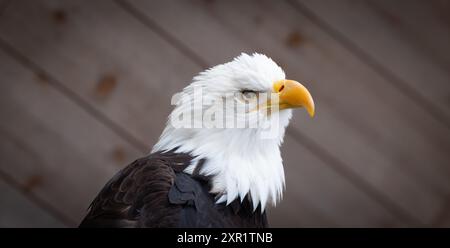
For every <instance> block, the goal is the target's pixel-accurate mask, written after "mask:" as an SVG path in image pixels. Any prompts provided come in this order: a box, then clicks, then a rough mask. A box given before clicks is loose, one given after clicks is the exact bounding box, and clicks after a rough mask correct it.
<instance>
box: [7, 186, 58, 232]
mask: <svg viewBox="0 0 450 248" xmlns="http://www.w3.org/2000/svg"><path fill="white" fill-rule="evenodd" d="M0 195H1V196H2V200H1V204H0V227H2V228H5V227H65V225H64V224H63V223H62V222H61V221H59V220H58V219H55V217H53V216H52V215H50V214H49V213H48V212H47V211H46V210H45V209H41V208H40V207H39V206H37V205H36V204H35V203H33V202H31V201H30V200H29V199H28V198H27V196H25V195H23V194H22V192H20V191H18V190H17V189H15V188H14V187H11V186H10V185H8V184H6V183H5V182H4V181H2V180H0Z"/></svg>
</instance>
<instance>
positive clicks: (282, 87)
mask: <svg viewBox="0 0 450 248" xmlns="http://www.w3.org/2000/svg"><path fill="white" fill-rule="evenodd" d="M283 89H284V84H283V85H281V87H280V88H279V89H278V92H281V91H283Z"/></svg>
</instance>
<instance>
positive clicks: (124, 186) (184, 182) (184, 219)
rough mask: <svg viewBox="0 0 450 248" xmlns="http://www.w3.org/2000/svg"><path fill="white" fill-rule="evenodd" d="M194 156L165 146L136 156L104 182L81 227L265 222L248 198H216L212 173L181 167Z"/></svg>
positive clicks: (236, 225) (240, 225) (219, 224)
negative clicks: (228, 201) (188, 171)
mask: <svg viewBox="0 0 450 248" xmlns="http://www.w3.org/2000/svg"><path fill="white" fill-rule="evenodd" d="M191 160H192V157H191V156H190V155H188V154H180V153H174V152H167V153H154V154H151V155H149V156H147V157H144V158H141V159H138V160H136V161H134V162H133V163H132V164H130V165H128V166H127V167H126V168H124V169H123V170H121V171H120V172H118V173H117V174H116V175H115V176H114V177H113V178H112V179H111V180H110V181H109V182H108V183H107V184H106V185H105V187H104V188H103V189H102V190H101V192H100V193H99V194H98V196H97V197H96V198H95V199H94V201H93V202H92V204H91V206H90V208H89V213H88V214H87V216H86V217H85V218H84V220H83V221H82V223H81V224H80V227H266V226H267V219H266V215H265V213H261V211H260V210H259V208H258V209H257V210H256V211H255V212H253V210H252V204H251V202H250V200H249V199H248V198H246V199H244V201H243V202H242V203H241V202H240V201H238V200H235V201H234V202H233V203H231V204H230V205H228V206H225V205H224V204H216V203H215V199H216V196H215V195H212V194H210V193H209V188H210V185H209V180H208V178H206V177H201V176H198V175H197V176H191V175H188V174H185V173H183V170H184V169H185V168H186V167H187V166H188V165H189V164H190V162H191ZM199 166H201V165H199ZM196 171H198V170H196ZM195 174H196V173H195V172H194V175H195Z"/></svg>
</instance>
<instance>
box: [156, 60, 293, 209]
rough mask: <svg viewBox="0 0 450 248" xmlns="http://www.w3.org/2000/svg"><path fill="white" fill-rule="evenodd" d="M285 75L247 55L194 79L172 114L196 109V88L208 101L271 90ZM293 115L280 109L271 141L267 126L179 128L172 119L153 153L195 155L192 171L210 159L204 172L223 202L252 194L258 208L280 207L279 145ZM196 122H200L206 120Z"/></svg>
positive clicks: (269, 62)
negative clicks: (277, 122)
mask: <svg viewBox="0 0 450 248" xmlns="http://www.w3.org/2000/svg"><path fill="white" fill-rule="evenodd" d="M283 79H285V73H284V72H283V70H282V69H281V68H280V67H279V66H278V65H277V64H276V63H275V62H274V61H273V60H271V59H270V58H268V57H267V56H265V55H262V54H257V53H254V54H253V55H247V54H244V53H243V54H241V55H240V56H238V57H236V58H235V59H234V60H233V61H231V62H229V63H225V64H221V65H217V66H215V67H213V68H210V69H208V70H206V71H204V72H201V73H200V74H199V75H198V76H196V77H194V79H193V82H192V83H191V84H190V85H189V86H187V87H186V88H185V89H184V90H183V92H182V93H183V96H182V100H180V101H179V102H178V103H179V104H178V105H177V106H176V108H175V109H174V110H173V112H172V114H171V116H174V115H177V114H179V113H180V112H183V111H185V110H186V109H187V108H192V106H194V108H195V106H196V104H195V103H193V101H195V100H192V99H193V98H192V95H193V94H194V89H195V88H196V87H199V88H201V89H202V96H203V102H205V99H206V100H219V99H221V98H227V96H228V95H230V94H232V95H233V94H234V95H236V94H241V92H242V90H252V91H255V92H267V93H271V92H272V89H273V83H274V82H276V81H278V80H283ZM227 99H229V98H227ZM233 100H234V101H236V104H242V103H241V102H239V101H238V100H236V99H233ZM197 106H200V107H201V106H202V105H201V104H200V105H197ZM194 111H195V110H194ZM202 111H203V112H204V109H202ZM247 115H251V113H247ZM291 116H292V112H291V110H290V109H286V110H281V111H280V112H279V116H278V117H277V118H278V121H279V124H278V127H279V128H278V130H277V134H276V135H275V137H273V138H271V139H267V138H262V136H261V132H262V131H263V129H262V128H194V127H191V128H175V127H174V126H173V125H171V124H170V123H168V125H167V126H166V128H165V130H164V132H163V133H162V135H161V137H160V140H159V141H158V142H157V144H156V145H155V146H154V147H153V150H152V152H157V151H169V150H176V151H178V152H184V153H189V154H191V155H192V156H194V157H195V159H194V160H193V161H192V163H191V165H190V166H189V167H187V168H186V170H185V172H186V173H193V171H194V169H195V167H196V166H197V163H198V161H199V160H201V159H205V163H204V164H203V167H202V169H201V171H200V174H202V175H205V176H212V181H211V186H212V189H211V193H217V194H219V195H221V197H220V198H219V199H218V203H219V202H227V204H229V203H231V202H232V201H233V200H235V199H236V198H238V197H239V198H240V199H241V200H242V199H243V198H244V197H245V196H246V195H247V194H250V197H251V199H252V202H253V207H254V209H256V208H257V206H258V205H259V204H260V205H261V209H262V210H264V209H265V207H266V204H267V202H271V203H272V204H273V205H275V204H276V203H277V201H279V200H280V199H281V196H282V192H283V189H284V185H285V179H284V170H283V164H282V159H281V154H280V149H279V146H280V145H281V143H282V142H283V137H284V133H285V128H286V126H287V125H288V123H289V120H290V118H291ZM266 117H267V116H266ZM194 118H195V117H194ZM237 118H245V116H240V117H237ZM247 118H248V116H247ZM267 118H268V119H267V120H265V121H269V120H270V116H269V117H267ZM238 121H239V120H238ZM194 122H200V123H201V122H203V119H201V118H200V119H194ZM269 122H270V121H269Z"/></svg>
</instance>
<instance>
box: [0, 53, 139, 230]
mask: <svg viewBox="0 0 450 248" xmlns="http://www.w3.org/2000/svg"><path fill="white" fill-rule="evenodd" d="M0 61H1V64H2V66H1V68H0V77H1V78H2V83H1V84H0V92H1V97H0V115H1V116H2V120H3V121H2V122H1V124H0V137H1V139H0V157H1V158H2V163H1V164H0V170H1V171H2V172H3V173H5V174H7V175H9V176H10V177H11V178H12V179H13V180H15V181H16V182H18V184H19V185H21V187H22V190H24V191H26V192H27V193H29V194H33V195H34V196H36V197H38V198H39V199H41V201H43V202H45V203H46V204H47V205H50V206H52V207H53V208H55V209H57V210H58V211H59V212H60V214H61V215H64V216H65V217H66V218H67V219H69V220H70V221H71V222H72V223H73V224H77V223H78V222H79V221H80V219H81V217H82V216H83V215H84V213H85V210H86V208H87V207H88V205H89V203H90V201H91V200H92V199H93V197H94V195H95V194H96V193H97V192H98V189H99V188H100V187H102V186H103V185H104V183H105V182H106V181H107V180H108V179H109V178H110V177H111V176H112V175H113V174H114V173H115V172H116V171H117V170H118V169H120V168H121V166H124V164H123V161H120V164H119V163H118V162H117V161H116V159H115V158H114V156H113V151H114V150H115V149H116V148H117V147H122V149H123V150H124V154H125V155H124V156H125V157H126V159H125V160H126V161H128V162H130V161H131V160H132V159H135V158H136V157H138V156H140V155H142V154H141V153H140V152H139V151H137V150H136V149H135V148H133V147H131V146H130V145H129V144H128V143H126V142H125V141H123V140H122V139H120V137H118V136H117V135H116V134H115V133H114V132H112V131H111V130H109V129H108V128H106V127H105V126H104V125H102V124H101V123H99V122H98V121H96V120H95V119H93V118H92V116H90V115H89V114H88V113H86V112H85V111H84V110H83V109H82V108H80V107H79V106H77V105H76V104H74V103H73V102H72V101H70V99H68V98H66V97H65V95H63V94H61V93H60V92H59V91H57V90H55V89H54V87H52V85H51V84H42V82H40V81H39V80H40V79H39V78H38V77H37V76H36V75H35V74H34V73H33V72H32V71H30V70H28V69H26V68H24V67H23V66H22V65H20V64H18V63H17V62H16V61H15V60H13V59H12V58H11V57H9V56H7V55H6V54H5V53H4V52H3V51H0ZM30 224H33V223H31V222H30Z"/></svg>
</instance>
